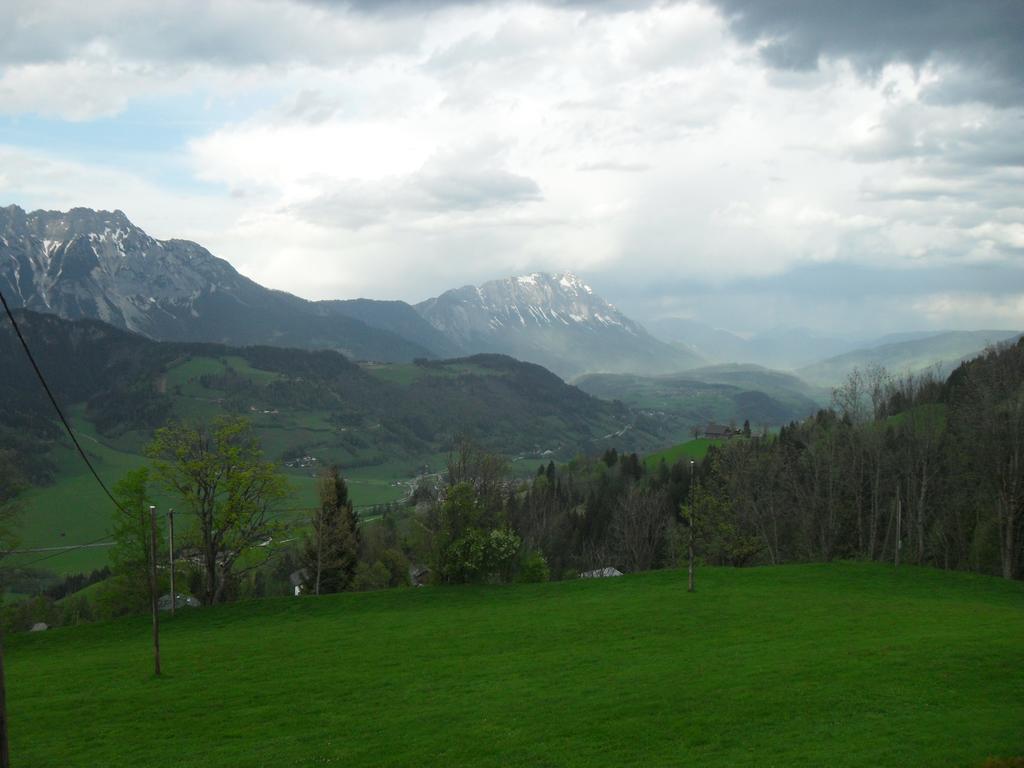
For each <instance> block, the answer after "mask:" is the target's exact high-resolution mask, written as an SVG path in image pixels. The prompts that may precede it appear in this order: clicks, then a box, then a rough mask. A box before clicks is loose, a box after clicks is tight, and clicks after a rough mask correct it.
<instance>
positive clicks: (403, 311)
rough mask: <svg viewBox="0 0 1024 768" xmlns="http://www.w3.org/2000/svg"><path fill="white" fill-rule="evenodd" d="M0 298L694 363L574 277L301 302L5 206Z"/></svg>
mask: <svg viewBox="0 0 1024 768" xmlns="http://www.w3.org/2000/svg"><path fill="white" fill-rule="evenodd" d="M0 290H2V291H3V293H4V295H5V296H7V297H8V301H9V303H12V304H13V305H14V306H20V307H25V308H27V309H32V310H36V311H40V312H49V313H53V314H57V315H59V316H61V317H64V318H67V319H80V318H92V319H97V320H103V321H104V322H107V323H109V324H111V325H113V326H115V327H118V328H123V329H125V330H130V331H134V332H136V333H139V334H142V335H143V336H146V337H148V338H151V339H154V340H158V341H204V342H216V343H221V344H231V345H252V344H271V345H275V346H282V347H296V348H303V349H321V348H326V349H333V350H335V351H338V352H341V353H343V354H344V355H346V356H347V357H350V358H353V359H356V360H376V361H383V362H408V361H411V360H413V359H416V358H452V357H458V356H464V355H469V354H477V353H503V354H510V355H514V356H515V357H517V358H519V359H522V360H525V361H528V362H535V363H538V364H541V365H544V366H546V367H548V368H549V369H551V370H552V371H554V372H555V373H557V374H559V375H560V376H562V377H563V378H569V377H572V376H575V375H578V374H580V373H585V372H588V371H603V370H607V371H623V370H642V371H645V372H651V373H664V372H669V371H675V370H681V369H683V368H686V367H691V366H692V365H694V364H696V363H697V362H698V358H697V357H696V356H694V355H692V354H690V353H687V352H685V351H678V350H675V349H673V348H672V347H671V346H669V345H668V344H665V343H664V342H660V341H658V340H657V339H655V338H653V337H652V336H651V335H650V334H648V333H647V332H646V331H645V330H644V329H643V328H642V327H641V326H640V325H639V324H637V323H635V322H634V321H632V320H630V319H629V318H628V317H626V316H625V315H623V314H622V313H621V312H619V311H618V310H617V309H615V307H613V306H612V305H611V304H609V303H608V302H606V301H605V300H604V299H602V298H600V297H599V296H596V295H595V294H594V293H593V291H592V290H591V289H590V288H589V287H588V286H587V285H586V284H585V283H583V282H582V281H581V280H580V279H579V278H577V277H576V276H574V275H571V274H567V273H564V274H557V275H546V274H533V275H529V276H525V277H518V278H508V279H506V280H497V281H493V282H490V283H485V284H484V285H482V286H479V287H471V286H467V287H464V288H459V289H456V290H452V291H448V292H446V293H444V294H442V295H441V296H439V297H437V298H435V299H430V300H428V301H425V302H423V303H421V304H418V305H417V306H416V307H413V306H411V305H409V304H407V303H405V302H402V301H375V300H370V299H354V300H339V301H307V300H306V299H302V298H299V297H297V296H293V295H291V294H289V293H285V292H283V291H276V290H272V289H269V288H265V287H263V286H261V285H259V284H258V283H256V282H254V281H253V280H250V279H249V278H247V277H244V276H243V275H240V274H239V273H238V271H237V270H235V268H234V267H232V266H231V265H230V264H229V263H228V262H226V261H224V260H223V259H220V258H217V257H216V256H214V255H213V254H211V253H210V252H209V251H208V250H206V249H205V248H203V247H202V246H200V245H198V244H197V243H193V242H190V241H187V240H174V239H172V240H158V239H156V238H153V237H151V236H149V235H148V234H146V232H144V231H143V230H142V229H140V228H139V227H137V226H135V225H134V224H132V222H131V221H130V220H129V219H128V217H127V216H126V215H125V214H124V213H123V212H121V211H112V212H111V211H93V210H90V209H87V208H74V209H72V210H70V211H68V212H66V213H65V212H60V211H33V212H31V213H26V212H25V211H24V210H22V209H21V208H19V207H18V206H14V205H12V206H8V207H6V208H0Z"/></svg>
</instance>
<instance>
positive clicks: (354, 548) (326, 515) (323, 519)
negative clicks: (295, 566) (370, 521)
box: [303, 466, 359, 595]
mask: <svg viewBox="0 0 1024 768" xmlns="http://www.w3.org/2000/svg"><path fill="white" fill-rule="evenodd" d="M310 524H311V528H312V532H311V533H310V534H309V535H308V536H307V537H306V545H305V548H304V552H303V565H304V567H305V571H306V573H305V576H304V579H303V590H304V591H305V592H306V593H307V594H314V595H320V594H327V593H330V592H344V591H345V590H347V589H351V588H352V582H353V580H354V579H355V575H356V566H357V565H358V563H359V519H358V517H357V516H356V513H355V510H354V509H353V507H352V501H351V500H350V499H349V496H348V485H347V484H346V483H345V479H344V478H343V477H342V476H341V472H340V471H339V470H338V467H336V466H332V467H331V468H330V469H328V470H327V471H325V472H324V473H323V475H321V477H320V507H319V508H318V509H317V511H316V512H315V513H314V514H313V518H312V519H311V520H310Z"/></svg>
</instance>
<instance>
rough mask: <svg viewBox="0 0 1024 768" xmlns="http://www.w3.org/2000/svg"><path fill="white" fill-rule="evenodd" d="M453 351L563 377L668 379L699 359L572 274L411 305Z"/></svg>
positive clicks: (507, 282)
mask: <svg viewBox="0 0 1024 768" xmlns="http://www.w3.org/2000/svg"><path fill="white" fill-rule="evenodd" d="M416 309H417V311H418V312H419V313H420V314H421V315H423V317H424V318H426V319H427V321H429V322H430V324H431V325H433V326H434V328H436V329H437V330H439V331H440V332H441V333H443V334H444V335H445V336H447V337H448V339H449V340H450V341H451V342H452V343H453V344H455V345H457V346H458V347H459V348H461V349H464V350H467V351H473V352H500V353H503V354H508V355H512V356H513V357H516V358H519V359H521V360H529V361H530V362H534V363H539V364H540V365H543V366H544V367H546V368H549V369H550V370H552V371H554V372H555V373H557V374H559V375H560V376H562V377H563V378H567V379H568V378H572V377H574V376H578V375H580V374H583V373H590V372H610V373H621V372H641V373H670V372H674V371H681V370H685V369H686V368H692V367H693V366H695V365H698V364H699V363H700V358H699V357H698V356H697V355H695V354H694V353H692V352H688V351H685V350H680V349H675V348H673V347H671V346H670V345H668V344H665V343H664V342H660V341H658V340H657V339H655V338H654V337H653V336H651V335H650V334H649V333H648V332H647V331H646V330H645V329H644V328H643V327H642V326H640V325H639V324H638V323H636V322H634V321H633V320H630V319H629V318H628V317H626V316H625V315H623V314H622V313H621V312H619V310H617V309H616V308H615V307H614V306H612V305H611V304H609V303H608V302H607V301H605V300H604V299H602V298H601V297H600V296H597V295H596V294H594V292H593V290H592V289H591V288H590V286H588V285H587V284H586V283H584V282H583V281H582V280H580V279H579V278H578V277H576V276H575V275H571V274H540V273H534V274H531V275H525V276H522V277H509V278H506V279H504V280H494V281H492V282H489V283H484V284H483V285H481V286H478V287H476V286H466V287H464V288H459V289H456V290H451V291H447V292H445V293H443V294H441V295H440V296H438V297H437V298H434V299H429V300H427V301H424V302H422V303H421V304H417V305H416Z"/></svg>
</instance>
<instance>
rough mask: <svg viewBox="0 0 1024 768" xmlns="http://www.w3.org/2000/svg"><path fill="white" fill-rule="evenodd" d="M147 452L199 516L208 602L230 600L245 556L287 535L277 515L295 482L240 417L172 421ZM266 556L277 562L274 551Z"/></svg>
mask: <svg viewBox="0 0 1024 768" xmlns="http://www.w3.org/2000/svg"><path fill="white" fill-rule="evenodd" d="M147 453H148V455H149V456H150V457H151V458H152V459H153V472H154V475H155V477H156V479H157V480H158V481H159V482H160V483H162V484H163V486H164V487H165V488H166V489H167V490H168V491H170V492H171V493H173V494H175V495H176V496H178V498H179V499H180V500H181V505H180V507H179V509H183V510H184V511H186V512H187V513H189V514H190V515H191V516H192V520H193V525H192V529H191V531H190V532H189V534H190V536H191V539H192V541H193V542H194V544H195V546H197V547H198V549H199V552H200V557H201V560H202V568H203V574H202V580H203V583H202V590H201V592H202V598H203V602H204V603H205V604H206V605H212V604H214V603H217V602H222V601H223V600H224V598H225V596H226V595H227V594H228V592H227V590H228V588H229V587H230V585H231V583H232V580H233V579H234V578H235V577H236V576H237V575H238V574H236V573H235V564H236V563H237V562H238V559H239V558H240V557H241V556H242V555H243V554H244V553H246V552H248V551H249V550H251V549H252V548H253V547H254V546H256V545H257V544H261V543H263V542H265V541H267V540H269V539H271V538H272V537H273V536H275V535H277V534H278V533H279V532H280V531H281V530H282V526H281V525H280V523H276V522H274V521H273V519H272V516H271V511H272V509H273V507H274V505H275V504H276V503H277V502H279V501H280V500H281V499H282V498H284V497H285V496H286V495H287V492H288V484H287V481H286V480H285V478H284V476H283V475H282V474H281V472H280V470H279V469H278V468H277V467H276V466H275V465H274V464H273V463H271V462H269V461H266V460H265V459H264V458H263V451H262V450H261V448H260V444H259V441H258V440H257V439H256V437H255V436H254V435H253V433H252V428H251V425H250V424H249V422H248V421H246V420H245V419H242V418H238V417H234V416H222V417H219V418H217V419H214V421H213V422H212V424H210V425H206V424H199V425H190V424H184V423H172V424H170V425H168V426H166V427H163V428H162V429H158V430H157V431H156V435H155V436H154V438H153V442H152V443H150V445H149V446H148V448H147ZM264 551H265V552H267V557H269V547H267V548H265V549H264ZM260 564H262V563H257V564H253V565H251V566H249V568H255V567H258V565H260Z"/></svg>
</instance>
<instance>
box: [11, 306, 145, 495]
mask: <svg viewBox="0 0 1024 768" xmlns="http://www.w3.org/2000/svg"><path fill="white" fill-rule="evenodd" d="M0 303H3V305H4V311H5V312H6V313H7V318H8V319H9V320H10V321H11V326H12V327H13V328H14V333H15V334H16V335H17V337H18V341H20V342H21V347H22V349H24V350H25V355H26V356H27V357H28V361H29V362H30V363H31V364H32V369H33V370H34V371H35V372H36V377H37V378H38V379H39V383H40V384H42V385H43V390H44V391H45V392H46V396H47V397H48V398H49V399H50V403H51V404H52V405H53V409H54V410H55V411H56V412H57V416H58V417H60V421H61V424H63V425H64V429H65V431H67V433H68V437H70V438H71V442H72V443H74V445H75V448H76V449H77V450H78V455H79V456H81V457H82V461H84V462H85V465H86V466H87V467H88V468H89V471H90V472H91V473H92V476H93V477H94V478H96V482H97V483H99V485H100V488H102V489H103V492H104V493H105V494H107V498H108V499H110V501H111V502H112V503H113V505H114V506H115V507H117V508H118V509H119V510H120V511H121V512H123V513H124V514H126V515H127V514H129V513H128V511H127V510H126V509H125V508H124V507H123V506H121V504H120V502H119V501H118V500H117V499H115V498H114V494H112V493H111V492H110V489H109V488H107V484H106V483H104V482H103V479H102V478H101V477H100V475H99V473H98V472H97V471H96V467H94V466H93V465H92V461H90V460H89V457H88V456H87V455H86V453H85V449H83V448H82V444H81V443H79V442H78V438H77V437H76V436H75V430H73V429H72V428H71V424H70V423H69V422H68V420H67V417H66V416H65V415H64V411H63V410H61V407H60V405H59V404H58V403H57V398H56V397H54V395H53V391H52V390H51V389H50V385H49V384H47V383H46V377H45V376H43V372H42V371H41V370H40V368H39V364H38V363H37V362H36V359H35V357H34V356H33V355H32V350H31V349H29V347H28V342H27V341H25V337H24V336H23V335H22V333H21V327H20V326H19V325H18V321H17V320H16V319H15V318H14V313H13V312H11V308H10V307H9V306H8V305H7V299H6V298H4V294H3V292H2V291H0Z"/></svg>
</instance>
